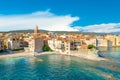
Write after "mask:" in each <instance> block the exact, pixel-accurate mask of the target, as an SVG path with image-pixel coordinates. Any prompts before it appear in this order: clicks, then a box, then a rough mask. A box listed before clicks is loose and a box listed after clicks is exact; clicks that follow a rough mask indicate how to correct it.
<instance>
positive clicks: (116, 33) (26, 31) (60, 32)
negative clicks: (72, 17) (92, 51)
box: [2, 29, 120, 35]
mask: <svg viewBox="0 0 120 80" xmlns="http://www.w3.org/2000/svg"><path fill="white" fill-rule="evenodd" d="M33 32H34V30H33V29H28V30H13V31H6V32H2V33H33ZM39 32H53V33H58V34H68V33H77V34H93V35H106V34H113V35H120V32H112V33H94V32H80V31H48V30H41V29H40V30H39Z"/></svg>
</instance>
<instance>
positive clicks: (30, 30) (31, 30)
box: [8, 29, 48, 33]
mask: <svg viewBox="0 0 120 80" xmlns="http://www.w3.org/2000/svg"><path fill="white" fill-rule="evenodd" d="M39 31H40V32H48V31H47V30H39ZM8 32H15V33H32V32H34V30H33V29H28V30H13V31H8Z"/></svg>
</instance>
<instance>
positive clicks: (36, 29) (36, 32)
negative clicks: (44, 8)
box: [34, 25, 39, 37]
mask: <svg viewBox="0 0 120 80" xmlns="http://www.w3.org/2000/svg"><path fill="white" fill-rule="evenodd" d="M38 34H39V30H38V26H37V25H36V27H35V28H34V36H35V37H37V36H38Z"/></svg>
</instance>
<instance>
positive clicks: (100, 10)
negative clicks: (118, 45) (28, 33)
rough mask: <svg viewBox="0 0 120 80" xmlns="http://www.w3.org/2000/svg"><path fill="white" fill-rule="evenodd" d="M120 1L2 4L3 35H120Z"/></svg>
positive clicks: (5, 0)
mask: <svg viewBox="0 0 120 80" xmlns="http://www.w3.org/2000/svg"><path fill="white" fill-rule="evenodd" d="M119 4H120V0H0V31H10V30H24V29H34V27H35V26H36V25H38V27H39V29H44V30H50V31H80V32H102V33H103V32H104V33H109V32H120V5H119Z"/></svg>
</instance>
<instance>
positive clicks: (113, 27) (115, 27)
mask: <svg viewBox="0 0 120 80" xmlns="http://www.w3.org/2000/svg"><path fill="white" fill-rule="evenodd" d="M75 29H78V30H79V31H82V32H98V33H103V32H104V33H110V32H120V23H108V24H96V25H88V26H76V27H75Z"/></svg>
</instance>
